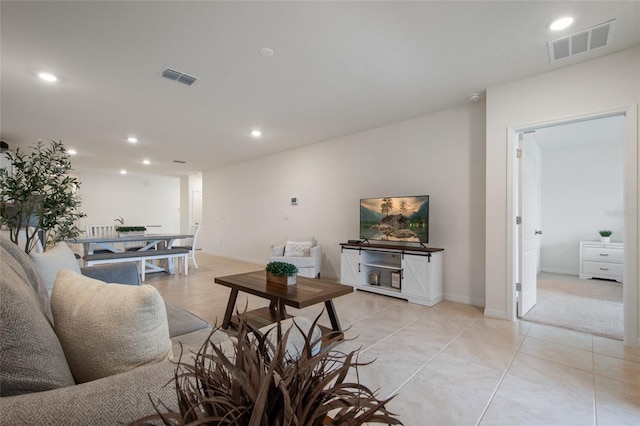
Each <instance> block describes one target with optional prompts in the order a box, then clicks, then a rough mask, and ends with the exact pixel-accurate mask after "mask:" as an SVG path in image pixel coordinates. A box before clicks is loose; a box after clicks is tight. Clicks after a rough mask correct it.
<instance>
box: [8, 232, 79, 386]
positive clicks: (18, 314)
mask: <svg viewBox="0 0 640 426" xmlns="http://www.w3.org/2000/svg"><path fill="white" fill-rule="evenodd" d="M5 241H6V240H5ZM5 241H3V245H2V249H1V252H0V259H2V273H1V274H0V299H1V300H2V303H0V324H2V327H0V395H1V396H3V397H5V396H11V395H21V394H26V393H32V392H41V391H46V390H51V389H56V388H60V387H65V386H71V385H75V382H74V380H73V376H72V375H71V371H70V370H69V366H68V364H67V361H66V359H65V355H64V352H63V350H62V347H61V345H60V342H59V341H58V338H57V337H56V334H55V332H54V330H53V327H52V326H51V322H50V320H49V319H48V318H47V316H46V314H45V312H44V309H43V308H42V305H41V303H40V298H39V297H38V295H37V293H36V291H35V290H34V289H33V288H32V285H33V283H30V282H27V281H25V275H29V273H25V272H24V271H23V270H22V268H20V266H19V262H18V260H16V258H14V257H13V256H12V255H11V254H10V253H9V251H8V250H6V249H5V244H4V242H5ZM9 244H11V245H13V243H11V242H9ZM14 246H15V245H14ZM22 254H23V255H24V256H26V254H25V253H24V252H22ZM20 257H21V256H20ZM24 260H25V259H24V258H22V259H21V261H24ZM26 260H28V261H29V262H30V260H29V256H26ZM21 272H22V273H21ZM40 285H41V290H42V291H44V286H42V283H41V282H40ZM36 286H37V284H36ZM45 293H46V291H45Z"/></svg>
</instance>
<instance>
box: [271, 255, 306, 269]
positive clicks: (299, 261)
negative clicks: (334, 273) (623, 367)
mask: <svg viewBox="0 0 640 426" xmlns="http://www.w3.org/2000/svg"><path fill="white" fill-rule="evenodd" d="M269 261H271V262H288V263H291V264H294V265H296V267H297V268H298V269H303V268H313V267H315V266H316V259H315V258H313V257H299V258H296V259H295V260H294V259H292V258H291V257H286V256H279V257H272V258H270V259H269Z"/></svg>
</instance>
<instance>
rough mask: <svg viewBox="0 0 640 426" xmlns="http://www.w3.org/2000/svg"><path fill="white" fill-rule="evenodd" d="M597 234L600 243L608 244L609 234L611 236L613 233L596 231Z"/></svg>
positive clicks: (604, 230)
mask: <svg viewBox="0 0 640 426" xmlns="http://www.w3.org/2000/svg"><path fill="white" fill-rule="evenodd" d="M598 233H599V234H600V242H601V243H608V242H610V241H611V234H613V231H610V230H608V229H602V230H600V231H598Z"/></svg>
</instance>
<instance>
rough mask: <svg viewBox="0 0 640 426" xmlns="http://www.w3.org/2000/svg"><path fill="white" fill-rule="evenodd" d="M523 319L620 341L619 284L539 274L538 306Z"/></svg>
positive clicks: (561, 275) (621, 330) (621, 325)
mask: <svg viewBox="0 0 640 426" xmlns="http://www.w3.org/2000/svg"><path fill="white" fill-rule="evenodd" d="M522 319H523V320H525V321H531V322H536V323H541V324H548V325H553V326H556V327H562V328H568V329H570V330H576V331H581V332H585V333H591V334H595V335H598V336H605V337H610V338H612V339H618V340H622V332H623V326H624V324H623V303H622V284H621V283H618V282H616V281H607V280H597V279H591V280H581V279H579V278H578V277H577V276H574V275H563V274H553V273H549V272H542V273H541V274H540V275H538V303H537V304H536V305H535V306H534V307H533V308H532V309H531V310H530V311H529V312H528V313H527V314H526V315H525V316H524V318H522Z"/></svg>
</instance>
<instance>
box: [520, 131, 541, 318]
mask: <svg viewBox="0 0 640 426" xmlns="http://www.w3.org/2000/svg"><path fill="white" fill-rule="evenodd" d="M522 139H523V135H522V133H519V134H518V153H519V154H518V157H519V158H518V216H520V225H517V227H518V262H517V263H518V265H517V268H518V274H517V276H518V283H520V290H519V291H517V295H518V316H519V317H523V316H525V315H526V314H527V312H529V310H530V309H531V308H533V306H534V305H535V304H536V301H537V291H536V290H537V288H536V280H537V272H538V271H537V269H538V235H539V234H538V232H537V230H536V224H537V222H538V221H537V218H536V216H537V212H538V202H539V197H538V176H537V175H538V167H537V166H538V162H539V155H538V153H539V150H537V149H536V148H537V145H535V143H523V141H522Z"/></svg>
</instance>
